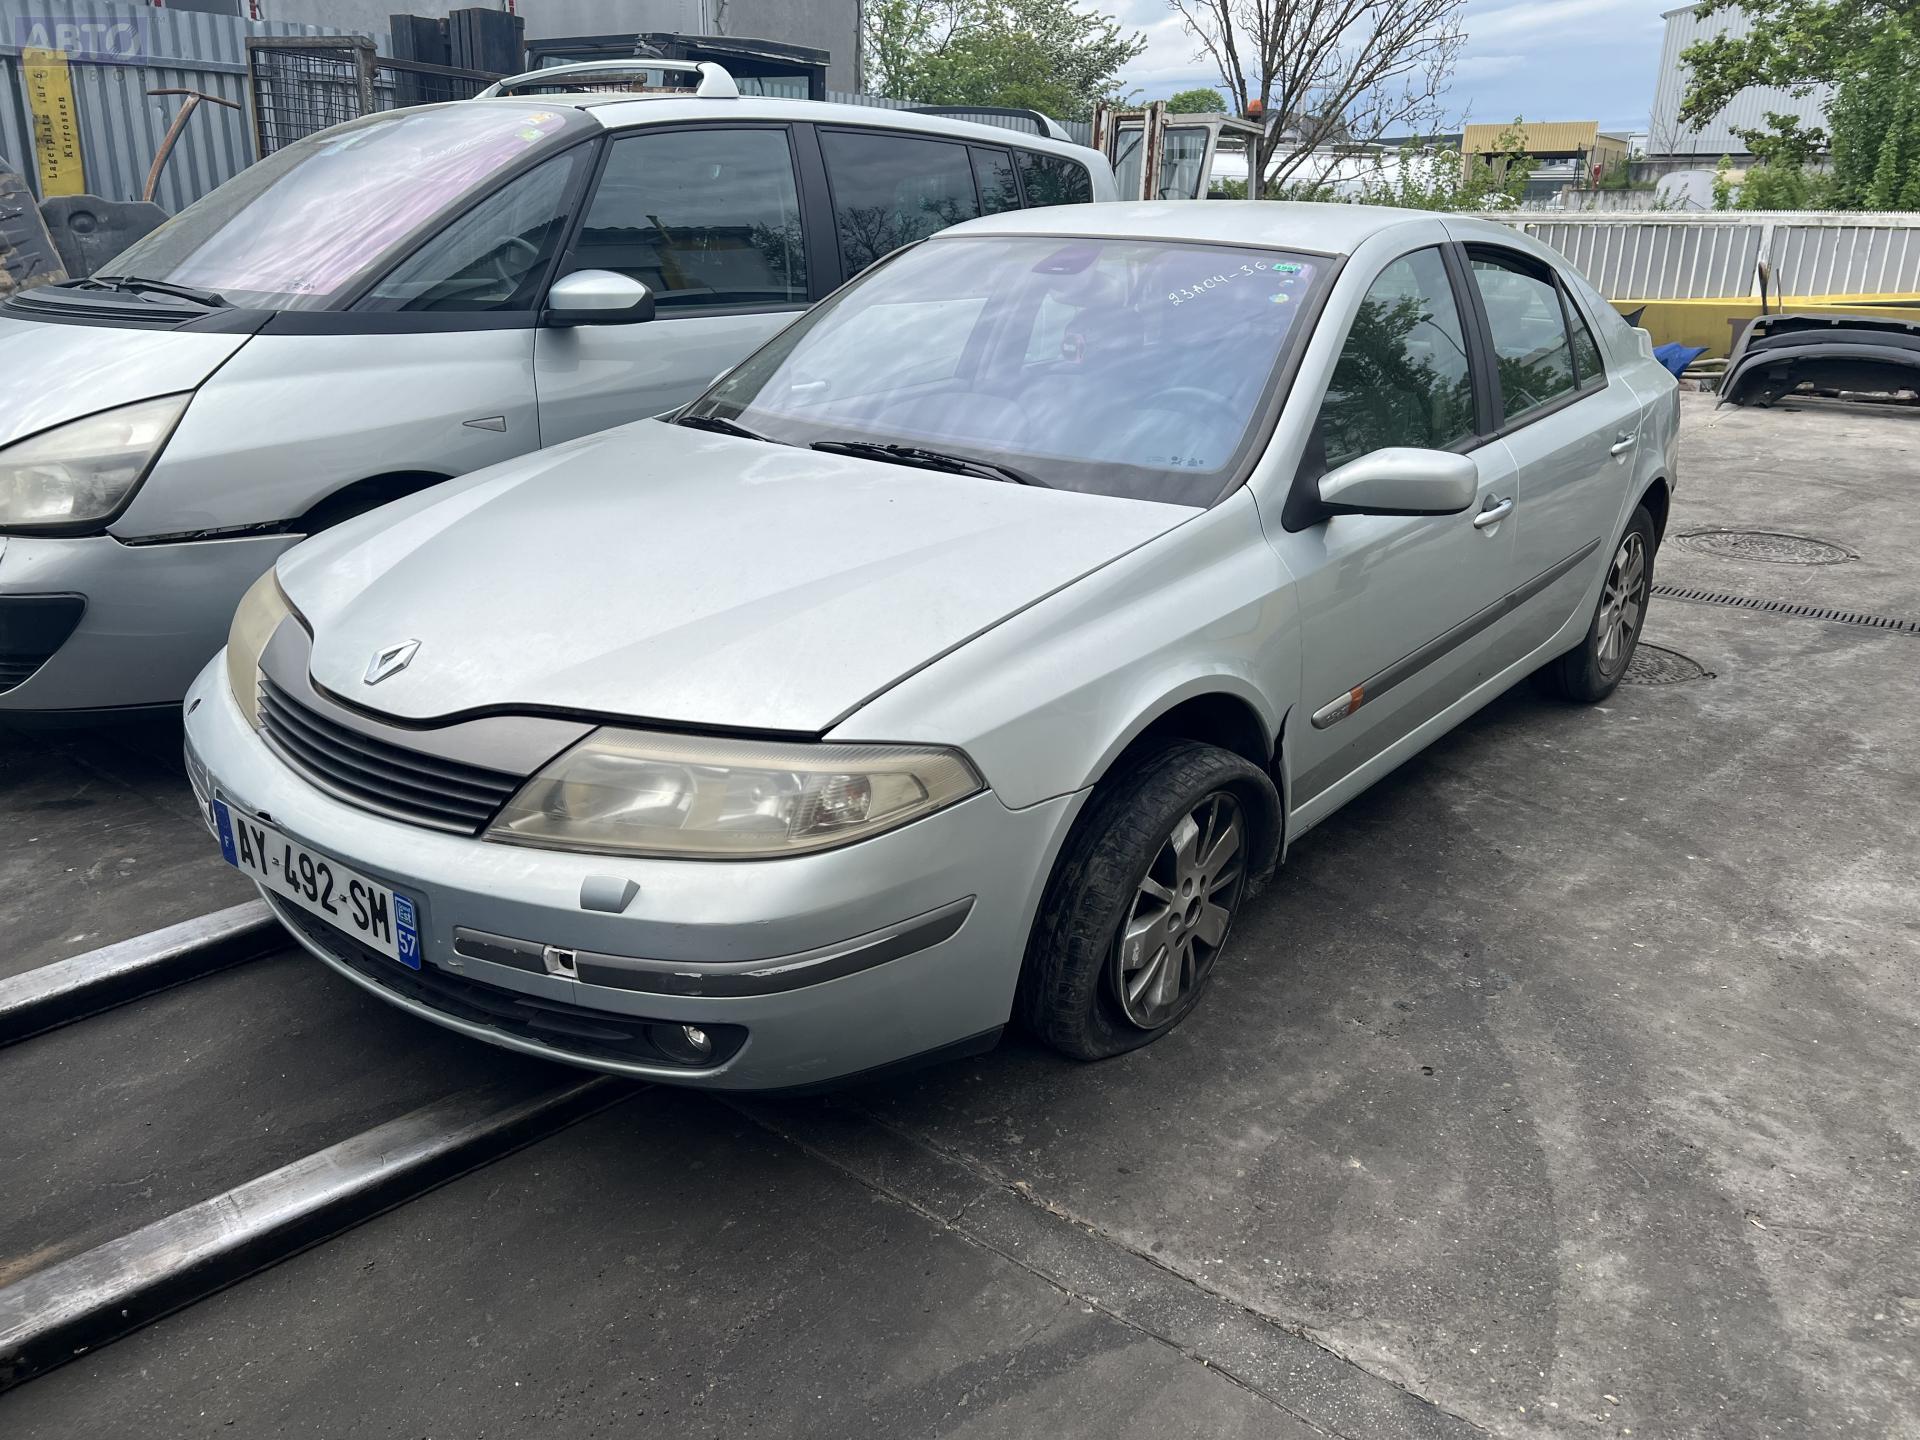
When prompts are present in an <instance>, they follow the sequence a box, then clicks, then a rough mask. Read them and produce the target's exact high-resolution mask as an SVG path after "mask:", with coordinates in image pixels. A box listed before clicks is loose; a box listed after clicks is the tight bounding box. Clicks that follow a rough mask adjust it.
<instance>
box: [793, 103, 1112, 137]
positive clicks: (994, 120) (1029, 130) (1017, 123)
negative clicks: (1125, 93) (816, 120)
mask: <svg viewBox="0 0 1920 1440" xmlns="http://www.w3.org/2000/svg"><path fill="white" fill-rule="evenodd" d="M827 99H829V100H831V101H833V102H834V104H836V105H870V106H873V107H874V108H875V109H879V110H911V109H912V108H913V102H912V101H911V100H889V99H887V97H886V96H884V95H862V94H859V93H858V92H856V91H852V90H829V91H828V92H827ZM961 118H962V119H968V120H978V121H979V122H980V123H981V124H982V125H998V126H999V127H1000V128H1001V129H1003V130H1017V131H1019V132H1020V133H1021V134H1023V135H1031V134H1033V126H1031V125H1029V124H1027V123H1026V122H1025V121H1023V120H1014V119H1010V118H1008V117H1006V116H1001V115H968V116H962V117H961ZM1057 123H1058V124H1059V126H1060V128H1061V129H1062V130H1064V131H1066V132H1067V134H1068V135H1069V136H1070V137H1072V139H1073V140H1074V141H1075V142H1076V143H1077V144H1081V145H1091V144H1092V143H1093V126H1092V125H1091V124H1089V123H1088V122H1087V121H1085V120H1061V121H1059V122H1057Z"/></svg>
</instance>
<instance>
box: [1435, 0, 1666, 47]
mask: <svg viewBox="0 0 1920 1440" xmlns="http://www.w3.org/2000/svg"><path fill="white" fill-rule="evenodd" d="M1648 10H1649V3H1648V0H1521V3H1519V4H1515V5H1503V6H1501V7H1499V8H1498V9H1496V10H1484V11H1481V12H1479V13H1478V14H1475V13H1472V12H1471V11H1470V12H1469V13H1468V15H1467V17H1466V21H1465V24H1464V25H1463V26H1462V28H1463V29H1465V31H1466V32H1467V43H1468V44H1473V43H1474V42H1476V41H1484V40H1494V39H1497V40H1500V41H1502V42H1504V43H1508V44H1511V43H1513V42H1515V41H1519V40H1524V39H1527V38H1528V37H1531V36H1551V37H1554V38H1556V39H1565V38H1566V37H1567V36H1568V35H1569V33H1571V32H1578V33H1582V34H1585V33H1592V32H1593V31H1595V30H1601V31H1606V32H1612V33H1618V32H1619V31H1620V30H1621V29H1623V28H1625V27H1624V26H1623V24H1622V22H1623V21H1624V22H1628V23H1631V22H1634V21H1641V20H1644V19H1646V17H1647V14H1648Z"/></svg>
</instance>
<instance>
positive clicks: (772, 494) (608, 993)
mask: <svg viewBox="0 0 1920 1440" xmlns="http://www.w3.org/2000/svg"><path fill="white" fill-rule="evenodd" d="M1676 421H1677V402H1676V392H1675V383H1674V380H1673V379H1672V377H1671V376H1670V375H1668V374H1667V372H1666V371H1665V370H1663V369H1662V368H1661V367H1660V366H1659V365H1657V364H1656V363H1654V361H1653V359H1652V358H1651V353H1650V344H1649V342H1648V340H1647V337H1646V336H1645V335H1644V334H1643V333H1641V332H1638V331H1635V330H1633V329H1631V328H1629V327H1628V326H1627V325H1626V324H1625V323H1624V322H1623V321H1622V320H1621V319H1620V318H1619V317H1618V316H1617V315H1616V314H1615V313H1614V312H1613V311H1612V310H1611V309H1610V308H1609V307H1608V306H1607V304H1606V303H1605V302H1604V301H1602V300H1601V298H1600V297H1599V296H1598V295H1597V294H1595V293H1594V291H1593V290H1592V288H1591V287H1589V286H1588V285H1587V284H1586V283H1585V282H1584V281H1583V280H1582V279H1581V278H1580V277H1579V276H1578V275H1576V274H1574V273H1573V272H1572V271H1570V270H1568V269H1567V268H1566V267H1565V266H1564V264H1563V263H1562V262H1561V261H1559V260H1558V259H1557V258H1556V257H1555V256H1554V255H1552V254H1551V253H1550V252H1548V251H1547V250H1545V249H1543V248H1542V247H1540V246H1538V245H1536V244H1534V243H1533V242H1531V241H1529V240H1527V239H1525V238H1524V237H1521V236H1519V235H1517V234H1515V233H1514V232H1512V231H1510V230H1506V229H1502V228H1499V227H1496V226H1493V225H1489V224H1485V223H1482V222H1478V221H1472V220H1462V219H1457V218H1454V217H1440V216H1435V215H1426V214H1420V213H1416V212H1408V211H1392V210H1382V209H1372V208H1364V207H1357V206H1355V207H1349V206H1327V207H1322V206H1307V205H1282V204H1198V203H1190V202H1189V203H1172V204H1133V205H1096V206H1080V207H1074V208H1072V209H1056V210H1051V211H1044V210H1043V211H1031V212H1024V213H1009V214H1005V215H999V216H994V217H991V218H988V219H983V220H979V221H975V222H972V223H969V224H965V225H962V226H959V227H957V228H955V229H953V230H950V231H947V232H945V233H943V234H941V235H939V236H938V237H935V238H933V239H929V240H926V241H924V242H922V243H920V244H919V245H917V246H914V247H911V248H909V249H907V250H904V251H902V252H900V253H899V254H897V255H895V256H894V257H893V258H892V259H890V260H888V261H887V262H885V263H884V264H882V265H879V266H877V267H875V268H874V269H873V270H872V271H870V272H869V273H868V274H867V275H865V276H864V277H863V278H861V279H860V280H859V281H857V282H856V283H855V284H853V285H851V286H850V287H848V288H847V289H845V290H843V291H842V292H840V293H839V294H838V295H836V296H835V297H833V298H832V299H830V300H828V301H827V302H826V303H824V304H822V305H820V306H818V307H817V308H815V309H814V310H813V311H812V312H810V313H809V314H808V315H807V316H806V317H805V318H804V319H803V320H801V321H800V322H798V323H797V324H795V325H794V326H793V327H791V328H789V329H788V330H786V331H785V332H783V333H782V334H781V335H780V336H778V337H776V338H775V339H774V340H772V341H771V342H770V343H768V344H767V345H766V346H765V347H764V348H762V349H761V350H760V351H759V352H758V353H757V354H755V355H754V356H752V357H751V358H750V359H748V360H746V361H745V362H743V363H742V364H741V365H740V366H738V367H737V368H736V369H734V370H733V371H732V372H731V373H729V374H728V375H726V376H725V377H723V378H722V379H721V380H720V381H718V382H717V383H716V384H715V385H714V386H713V387H712V388H711V389H709V390H708V391H707V393H706V394H705V395H704V396H702V397H701V398H700V399H698V400H696V401H694V402H692V403H691V404H690V405H688V406H687V407H686V408H685V409H683V410H682V411H680V412H679V413H678V414H677V415H676V416H675V417H674V418H673V419H672V420H671V421H666V420H648V421H643V422H640V423H637V424H633V425H629V426H626V427H624V428H622V429H619V430H614V431H610V432H607V433H605V434H601V435H597V436H592V437H588V438H586V439H582V440H577V441H573V442H570V443H568V444H565V445H562V446H559V447H557V448H554V449H549V450H544V451H541V452H540V453H538V454H534V455H531V456H528V457H525V458H524V459H520V460H516V461H512V462H509V463H507V464H504V465H499V466H495V467H493V468H491V469H489V470H485V471H482V472H480V473H477V474H474V475H471V476H468V477H466V478H465V479H464V480H461V481H457V482H454V483H453V484H450V485H448V486H444V487H442V488H440V489H438V490H435V491H434V492H432V493H431V494H425V495H420V496H416V497H413V498H410V499H407V500H402V501H400V502H398V503H396V504H394V505H392V506H389V507H387V508H385V509H382V510H380V511H378V512H376V513H373V514H370V515H367V516H364V517H362V518H360V519H357V520H353V521H350V522H348V523H346V524H344V525H341V526H339V527H338V528H336V529H335V530H333V531H330V532H328V533H327V534H325V535H322V536H319V537H317V538H315V539H313V540H310V541H308V542H306V543H305V544H303V545H301V546H299V547H298V548H296V549H294V550H293V551H291V552H290V553H289V554H287V555H286V556H284V557H282V558H281V560H280V562H279V564H278V566H277V568H276V570H275V571H273V572H271V573H270V574H268V575H267V576H265V577H263V578H262V580H261V581H260V582H259V583H258V584H257V585H256V586H255V587H254V588H253V590H252V591H251V592H250V593H249V594H248V596H247V598H246V600H245V602H244V603H243V604H242V606H241V608H240V611H239V613H238V615H237V616H236V617H235V620H234V623H233V629H232V635H231V638H230V640H229V643H228V646H227V649H226V651H225V653H224V654H223V655H222V656H221V657H219V658H218V659H217V660H216V661H215V662H214V663H213V664H212V665H210V666H209V667H208V668H207V669H206V671H205V672H203V673H202V674H201V676H200V677H199V679H198V680H197V681H196V682H195V684H194V686H193V688H192V691H191V693H190V695H189V698H188V714H187V736H188V747H189V761H190V765H191V768H192V772H193V774H194V777H195V783H196V785H197V786H198V787H199V788H200V790H201V792H202V795H203V798H204V799H205V800H206V802H207V805H208V815H209V820H210V823H211V824H212V826H213V828H214V830H215V832H216V833H217V835H218V837H219V841H220V845H221V848H222V850H223V851H224V853H225V855H226V858H227V859H228V860H229V861H231V862H232V863H234V864H235V865H237V866H239V867H240V868H241V869H242V870H243V871H245V872H246V873H247V874H248V875H250V876H251V877H252V878H253V879H254V880H255V882H256V883H257V884H258V885H259V887H260V890H261V893H262V894H263V895H264V896H265V897H266V898H267V900H268V901H269V903H270V904H271V905H272V906H273V908H274V909H275V911H276V912H277V913H278V914H279V915H280V917H281V918H282V919H283V920H284V921H285V922H286V924H287V925H288V926H289V927H290V929H291V930H292V931H293V933H294V934H295V935H296V936H297V937H298V938H299V940H300V941H301V943H302V944H304V945H305V946H306V947H307V948H308V949H309V950H311V951H312V952H313V953H314V954H315V955H317V956H318V957H319V958H320V959H322V960H323V961H325V962H326V963H327V964H329V965H331V966H333V967H334V968H335V969H337V970H339V971H340V972H341V973H342V974H344V975H346V976H347V977H348V978H350V979H352V980H353V981H354V982H355V983H357V984H359V985H362V986H364V987H365V988H367V989H368V990H370V991H372V992H374V993H375V994H377V995H380V996H382V997H384V998H386V999H388V1000H390V1001H392V1002H393V1003H395V1004H397V1005H400V1006H402V1007H404V1008H406V1009H409V1010H411V1011H413V1012H414V1013H416V1014H417V1015H419V1016H421V1017H423V1018H425V1019H428V1020H432V1021H436V1022H438V1023H440V1024H442V1025H446V1026H450V1027H452V1028H454V1029H457V1030H461V1031H464V1032H466V1033H467V1034H469V1035H473V1036H476V1037H478V1038H481V1039H484V1040H488V1041H492V1042H493V1043H495V1044H499V1045H504V1046H509V1047H511V1048H514V1049H518V1050H524V1051H531V1052H534V1053H537V1054H541V1055H547V1056H551V1057H554V1058H557V1059H561V1060H567V1061H572V1062H575V1063H578V1064H581V1065H587V1066H592V1067H596V1068H599V1069H603V1070H610V1071H615V1072H620V1073H624V1074H630V1075H641V1076H647V1077H650V1078H654V1079H659V1080H667V1081H677V1082H680V1083H685V1084H698V1085H708V1086H716V1087H727V1088H740V1089H748V1088H757V1089H781V1088H792V1087H807V1086H813V1085H817V1084H820V1083H822V1082H826V1081H830V1080H834V1079H837V1078H840V1077H846V1076H850V1075H854V1074H862V1073H870V1072H873V1071H875V1070H878V1069H880V1068H882V1067H886V1066H890V1065H894V1064H897V1063H903V1062H907V1061H913V1060H924V1059H926V1058H928V1057H932V1056H941V1055H952V1054H958V1053H963V1052H966V1051H969V1050H972V1049H976V1048H979V1047H983V1046H985V1045H988V1044H991V1043H992V1041H993V1039H994V1038H995V1037H996V1036H997V1035H998V1034H999V1033H1000V1031H1001V1029H1002V1027H1004V1026H1005V1025H1006V1024H1007V1023H1008V1022H1009V1020H1010V1019H1013V1018H1016V1017H1017V1018H1019V1019H1021V1020H1023V1021H1024V1022H1025V1023H1026V1024H1027V1025H1028V1026H1029V1027H1030V1028H1031V1029H1032V1030H1034V1031H1035V1032H1037V1033H1038V1034H1039V1035H1040V1036H1042V1037H1043V1038H1045V1039H1046V1040H1047V1041H1049V1042H1051V1043H1052V1044H1053V1045H1055V1046H1057V1047H1058V1048H1059V1049H1061V1050H1063V1051H1065V1052H1066V1053H1068V1054H1070V1055H1074V1056H1079V1057H1083V1058H1095V1057H1100V1056H1105V1055H1112V1054H1115V1053H1117V1052H1120V1051H1124V1050H1127V1049H1130V1048H1132V1047H1134V1046H1138V1045H1141V1044H1144V1043H1146V1042H1148V1041H1151V1040H1153V1039H1155V1038H1156V1037H1158V1036H1159V1035H1162V1034H1164V1033H1165V1032H1166V1031H1167V1030H1168V1029H1170V1028H1171V1027H1172V1026H1174V1025H1176V1024H1178V1023H1179V1021H1180V1020H1181V1019H1182V1017H1184V1016H1185V1015H1186V1014H1187V1013H1189V1011H1190V1010H1191V1009H1192V1007H1193V1006H1194V1005H1195V1003H1196V1002H1197V1001H1198V1000H1199V999H1200V997H1201V995H1202V993H1203V992H1204V990H1205V988H1206V985H1207V981H1208V977H1209V976H1210V974H1211V973H1212V970H1213V967H1214V965H1215V964H1216V962H1217V961H1218V959H1219V957H1220V955H1221V954H1222V952H1223V950H1224V949H1225V947H1226V946H1227V944H1228V940H1229V935H1230V933H1231V930H1232V925H1233V920H1234V916H1235V914H1236V913H1237V912H1238V910H1239V909H1240V908H1241V907H1242V905H1243V904H1244V903H1245V901H1246V899H1247V897H1248V896H1249V895H1250V894H1251V893H1252V892H1253V890H1254V889H1255V888H1256V887H1257V886H1258V885H1259V884H1261V883H1262V882H1263V881H1264V880H1265V879H1266V878H1267V877H1268V876H1269V874H1270V873H1271V872H1272V871H1273V869H1274V867H1275V865H1276V863H1277V862H1278V861H1279V859H1280V858H1281V856H1282V855H1283V854H1284V851H1285V848H1286V846H1287V845H1288V844H1289V843H1290V842H1291V841H1293V840H1294V839H1296V838H1298V837H1299V836H1300V835H1301V834H1302V833H1304V832H1305V831H1306V830H1308V829H1310V828H1311V827H1312V826H1313V825H1315V824H1316V823H1317V822H1319V821H1320V820H1322V819H1324V818H1325V817H1326V816H1327V815H1328V814H1329V813H1331V812H1332V811H1333V810H1334V809H1335V808H1337V807H1338V806H1339V805H1341V804H1342V803H1344V802H1345V801H1347V800H1349V799H1351V798H1352V797H1353V796H1354V795H1356V794H1358V793H1359V792H1360V791H1361V790H1362V789H1364V788H1365V787H1366V786H1368V785H1370V784H1371V783H1372V782H1373V781H1375V780H1377V779H1379V778H1380V777H1381V776H1382V775H1384V774H1386V773H1387V772H1388V771H1389V770H1391V769H1392V768H1393V767H1394V766H1395V765H1397V764H1399V763H1400V762H1401V761H1402V760H1404V759H1406V758H1407V757H1408V756H1410V755H1412V754H1414V753H1415V752H1417V751H1418V750H1419V749H1420V748H1421V747H1422V746H1424V745H1426V744H1428V743H1429V742H1431V741H1432V740H1433V739H1435V738H1436V737H1437V736H1439V735H1441V734H1444V733H1445V732H1446V731H1447V730H1448V729H1449V728H1451V727H1452V726H1454V725H1457V724H1459V723H1460V722H1461V721H1462V720H1463V719H1465V718H1466V717H1467V716H1469V715H1471V714H1472V713H1473V712H1474V711H1475V710H1477V709H1478V708H1479V707H1481V706H1482V705H1484V704H1486V703H1487V702H1488V701H1489V700H1491V699H1493V698H1494V697H1495V696H1497V695H1499V694H1500V693H1501V692H1502V691H1504V690H1506V689H1507V688H1508V687H1509V686H1511V685H1512V684H1513V683H1514V682H1515V681H1517V680H1519V679H1521V678H1523V677H1525V676H1528V675H1533V674H1537V675H1538V676H1539V677H1540V678H1541V679H1542V681H1543V682H1544V683H1545V684H1547V685H1548V686H1549V687H1550V688H1551V689H1552V690H1554V691H1555V692H1557V693H1558V694H1560V695H1562V696H1564V697H1567V698H1570V699H1573V700H1584V701H1592V700H1596V699H1599V698H1600V697H1602V696H1604V695H1606V694H1607V693H1608V692H1610V691H1611V690H1612V689H1613V687H1614V686H1615V685H1616V684H1617V683H1618V682H1619V680H1620V678H1621V676H1622V674H1623V673H1624V672H1625V670H1626V667H1627V664H1628V661H1629V659H1630V657H1631V655H1632V653H1633V649H1634V644H1635V642H1636V640H1637V639H1638V636H1639V630H1640V624H1641V619H1642V616H1643V615H1644V612H1645V608H1646V604H1647V597H1648V591H1649V585H1650V582H1651V577H1652V567H1653V558H1654V551H1655V549H1656V547H1657V546H1658V545H1659V542H1660V536H1661V531H1662V528H1663V526H1664V524H1665V521H1666V517H1667V507H1668V501H1669V497H1670V496H1671V494H1672V490H1673V485H1674V478H1675V477H1674V450H1675V433H1676V429H1677V424H1676Z"/></svg>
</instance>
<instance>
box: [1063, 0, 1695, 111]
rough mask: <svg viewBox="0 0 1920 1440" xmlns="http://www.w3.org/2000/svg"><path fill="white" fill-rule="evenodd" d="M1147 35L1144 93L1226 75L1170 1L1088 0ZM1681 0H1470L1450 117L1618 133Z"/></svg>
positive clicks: (1645, 103) (1138, 69) (1128, 75)
mask: <svg viewBox="0 0 1920 1440" xmlns="http://www.w3.org/2000/svg"><path fill="white" fill-rule="evenodd" d="M1089 3H1090V4H1091V6H1092V7H1093V8H1094V9H1098V10H1103V11H1105V12H1106V13H1107V14H1109V15H1113V16H1115V17H1116V18H1118V19H1119V20H1120V21H1121V22H1122V23H1123V24H1125V25H1126V26H1127V27H1128V28H1129V29H1133V30H1141V31H1144V32H1145V33H1146V36H1147V52H1146V53H1145V54H1144V55H1142V56H1141V57H1140V58H1139V59H1138V60H1136V61H1134V62H1133V64H1132V65H1131V66H1130V67H1129V68H1128V69H1127V70H1126V71H1125V72H1124V73H1123V75H1122V77H1121V78H1122V83H1123V85H1124V86H1128V87H1133V88H1137V89H1138V90H1140V91H1141V92H1142V93H1141V98H1142V99H1143V100H1158V99H1164V98H1165V97H1166V96H1168V95H1170V94H1172V93H1173V92H1174V91H1176V90H1184V89H1187V88H1189V87H1191V86H1194V85H1213V86H1215V87H1217V86H1218V85H1219V83H1220V77H1219V74H1218V73H1217V72H1216V71H1214V70H1213V69H1212V68H1211V62H1210V61H1206V60H1198V61H1196V60H1195V59H1194V58H1193V54H1194V50H1195V48H1196V47H1195V45H1194V42H1193V37H1192V36H1191V35H1188V34H1187V33H1185V31H1184V30H1183V29H1182V28H1181V24H1180V20H1179V17H1178V16H1176V15H1174V13H1173V12H1172V11H1171V10H1170V9H1168V7H1167V0H1089ZM1679 3H1681V0H1467V7H1466V20H1465V28H1466V31H1467V43H1466V48H1465V49H1464V50H1463V52H1462V54H1461V58H1460V66H1459V69H1458V71H1457V72H1456V73H1455V75H1454V78H1453V85H1452V89H1451V90H1450V92H1449V93H1448V95H1447V97H1446V101H1445V103H1446V107H1447V111H1448V117H1449V120H1450V122H1452V123H1458V121H1459V119H1460V117H1461V116H1462V115H1463V114H1464V115H1465V116H1466V117H1467V118H1469V119H1471V120H1475V121H1487V122H1489V123H1498V122H1501V121H1506V120H1511V119H1512V118H1513V117H1514V116H1516V115H1519V116H1522V117H1523V118H1525V119H1528V120H1598V121H1599V122H1600V128H1601V129H1603V130H1612V131H1615V132H1626V131H1631V130H1644V129H1645V128H1646V126H1647V111H1648V109H1649V108H1650V107H1651V106H1652V104H1653V77H1654V72H1655V70H1657V69H1658V68H1659V64H1660V36H1661V31H1662V26H1661V22H1660V12H1661V11H1663V10H1671V9H1672V8H1673V7H1674V6H1675V5H1676V4H1679Z"/></svg>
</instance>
